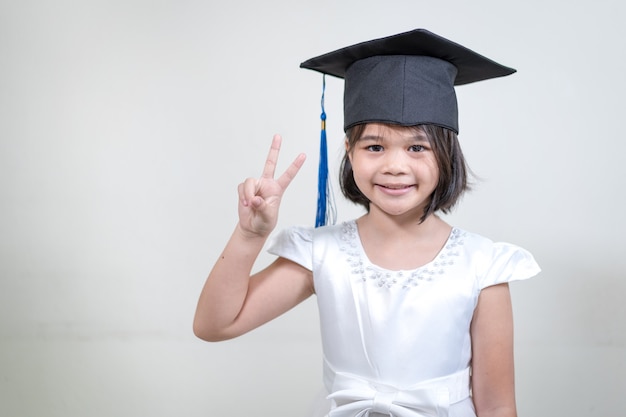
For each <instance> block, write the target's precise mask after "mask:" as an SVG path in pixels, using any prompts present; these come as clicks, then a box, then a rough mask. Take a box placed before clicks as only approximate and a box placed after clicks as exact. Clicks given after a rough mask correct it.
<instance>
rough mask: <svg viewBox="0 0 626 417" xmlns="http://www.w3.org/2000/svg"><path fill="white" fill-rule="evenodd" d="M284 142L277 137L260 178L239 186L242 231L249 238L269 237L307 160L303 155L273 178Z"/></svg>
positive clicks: (247, 180)
mask: <svg viewBox="0 0 626 417" xmlns="http://www.w3.org/2000/svg"><path fill="white" fill-rule="evenodd" d="M281 142H282V138H281V137H280V135H274V138H273V139H272V146H271V148H270V152H269V154H268V155H267V160H266V161H265V167H264V168H263V174H262V175H261V177H260V178H248V179H246V180H245V181H244V182H243V183H241V184H239V187H238V192H239V227H240V228H241V230H242V231H243V232H244V233H246V234H247V235H249V236H251V237H253V236H258V237H267V236H268V235H269V234H270V232H271V231H272V230H273V229H274V227H275V226H276V222H277V219H278V209H279V206H280V200H281V198H282V196H283V193H284V192H285V190H286V189H287V187H288V186H289V184H290V183H291V181H292V180H293V179H294V177H295V176H296V174H297V173H298V171H299V170H300V167H302V164H303V163H304V160H305V159H306V156H305V155H304V154H300V155H298V156H297V157H296V159H295V160H294V161H293V162H292V163H291V165H289V167H288V168H287V169H286V170H285V172H284V173H283V174H282V175H281V176H280V177H278V178H276V179H275V178H274V173H275V170H276V164H277V162H278V154H279V153H280V145H281Z"/></svg>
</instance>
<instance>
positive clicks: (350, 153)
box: [343, 138, 352, 163]
mask: <svg viewBox="0 0 626 417" xmlns="http://www.w3.org/2000/svg"><path fill="white" fill-rule="evenodd" d="M343 143H344V145H345V147H346V155H348V160H349V161H350V163H352V152H350V144H349V143H348V139H347V138H346V140H345V141H344V142H343Z"/></svg>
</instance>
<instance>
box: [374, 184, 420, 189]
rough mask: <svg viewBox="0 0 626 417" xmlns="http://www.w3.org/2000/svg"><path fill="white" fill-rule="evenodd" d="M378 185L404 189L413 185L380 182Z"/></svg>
mask: <svg viewBox="0 0 626 417" xmlns="http://www.w3.org/2000/svg"><path fill="white" fill-rule="evenodd" d="M378 186H379V187H383V188H387V189H388V190H404V189H405V188H411V187H413V185H406V184H378Z"/></svg>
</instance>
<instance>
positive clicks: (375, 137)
mask: <svg viewBox="0 0 626 417" xmlns="http://www.w3.org/2000/svg"><path fill="white" fill-rule="evenodd" d="M384 139H385V137H384V136H382V135H374V134H370V135H363V136H361V137H360V138H359V141H374V142H381V141H383V140H384ZM404 139H405V140H406V141H407V142H428V143H430V140H429V139H428V136H426V135H425V134H423V133H417V134H415V135H412V136H407V137H405V138H404Z"/></svg>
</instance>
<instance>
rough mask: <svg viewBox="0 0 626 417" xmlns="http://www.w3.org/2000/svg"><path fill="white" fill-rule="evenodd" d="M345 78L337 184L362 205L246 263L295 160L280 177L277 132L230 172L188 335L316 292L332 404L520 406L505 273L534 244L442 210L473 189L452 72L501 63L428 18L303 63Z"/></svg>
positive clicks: (225, 335) (524, 265)
mask: <svg viewBox="0 0 626 417" xmlns="http://www.w3.org/2000/svg"><path fill="white" fill-rule="evenodd" d="M302 66H303V67H305V68H310V69H314V70H317V71H320V72H323V73H325V74H331V75H335V76H339V77H342V78H344V79H345V92H344V127H345V130H346V143H345V146H346V153H345V156H344V159H343V162H342V167H341V177H340V183H341V187H342V191H343V193H344V195H345V196H346V197H347V198H348V199H350V200H351V201H353V202H355V203H357V204H361V205H362V206H363V207H364V208H365V209H366V213H365V214H364V215H363V216H362V217H360V218H358V219H356V220H352V221H348V222H344V223H342V224H339V225H333V226H324V227H319V228H307V227H293V228H290V229H287V230H284V231H282V232H281V233H279V234H278V235H277V236H276V237H275V239H274V241H273V242H272V244H271V245H270V248H269V250H270V252H271V253H273V254H275V255H277V258H276V260H275V261H274V262H273V263H272V264H270V265H269V266H268V267H267V268H265V269H263V270H262V271H260V272H258V273H256V274H254V275H252V276H251V270H252V267H253V264H254V262H255V260H256V258H257V256H258V254H259V253H260V251H261V249H262V248H263V246H264V244H265V243H266V240H267V238H268V237H269V235H270V233H271V232H272V230H273V228H274V226H275V225H276V220H277V214H278V208H279V205H280V200H281V198H282V196H283V193H284V192H285V190H286V188H287V187H288V186H289V183H290V182H291V180H292V179H293V178H294V176H295V175H296V174H297V172H298V170H299V169H300V167H301V166H302V164H303V163H304V159H305V157H304V155H299V156H298V157H297V158H296V159H295V160H294V161H293V163H292V164H291V165H290V166H289V167H288V168H287V170H286V171H285V172H284V173H283V174H282V175H280V176H279V177H278V178H275V172H274V170H275V166H276V162H277V159H278V154H279V150H280V143H281V138H280V137H279V136H275V137H274V139H273V141H272V146H271V149H270V152H269V155H268V157H267V160H266V162H265V168H264V169H263V174H262V175H261V177H260V178H258V179H251V178H249V179H247V180H245V181H244V182H243V183H242V184H240V185H239V222H238V224H237V226H236V228H235V231H234V232H233V235H232V237H231V238H230V240H229V242H228V243H227V245H226V248H225V249H224V252H223V253H222V255H221V256H220V258H219V260H218V261H217V262H216V264H215V266H214V268H213V270H212V271H211V273H210V274H209V277H208V279H207V281H206V283H205V286H204V288H203V290H202V292H201V294H200V299H199V302H198V307H197V311H196V316H195V321H194V332H195V334H196V335H197V336H198V337H200V338H202V339H204V340H208V341H218V340H225V339H230V338H233V337H237V336H239V335H241V334H243V333H246V332H248V331H250V330H252V329H254V328H256V327H257V326H260V325H262V324H263V323H266V322H268V321H269V320H272V319H273V318H275V317H277V316H279V315H281V314H282V313H284V312H286V311H287V310H289V309H291V308H292V307H294V306H296V305H297V304H298V303H300V302H302V301H303V300H305V299H306V298H308V297H309V296H311V295H313V294H315V295H316V297H317V301H318V306H319V314H320V325H321V332H322V346H323V352H324V369H323V373H324V385H325V387H326V390H327V394H328V399H329V402H328V408H327V409H326V410H325V411H324V413H323V414H320V415H327V416H329V417H359V416H371V417H374V416H394V417H425V416H430V417H435V416H449V417H475V416H477V415H478V416H479V417H515V416H516V407H515V395H514V375H513V324H512V311H511V300H510V295H509V287H508V282H510V281H514V280H520V279H526V278H529V277H531V276H533V275H535V274H536V273H537V272H538V271H539V267H538V266H537V264H536V263H535V261H534V259H533V257H532V256H531V255H530V254H529V253H528V252H526V251H525V250H523V249H522V248H519V247H517V246H514V245H511V244H508V243H494V242H492V241H490V240H488V239H486V238H484V237H481V236H479V235H477V234H473V233H470V232H467V231H464V230H461V229H459V228H456V227H453V226H451V225H449V224H447V223H446V222H445V221H443V220H442V219H441V218H440V217H438V216H437V213H438V212H439V211H441V212H444V213H445V212H448V211H449V210H450V209H451V208H452V207H453V206H454V205H455V203H456V202H457V201H458V199H459V197H460V196H461V195H462V193H463V192H464V191H465V190H466V189H467V168H466V165H465V160H464V158H463V155H462V152H461V149H460V146H459V143H458V139H457V133H458V125H457V123H458V120H457V119H458V118H457V109H456V98H455V95H454V85H458V84H463V83H467V82H472V81H478V80H482V79H487V78H493V77H497V76H503V75H508V74H510V73H512V72H514V70H512V69H510V68H507V67H503V66H501V65H499V64H496V63H495V62H493V61H491V60H488V59H487V58H484V57H482V56H480V55H478V54H476V53H475V52H473V51H470V50H468V49H467V48H464V47H462V46H460V45H458V44H455V43H453V42H450V41H448V40H447V39H444V38H441V37H439V36H437V35H434V34H432V33H430V32H427V31H424V30H415V31H412V32H407V33H403V34H399V35H395V36H391V37H388V38H382V39H377V40H373V41H369V42H365V43H362V44H357V45H354V46H351V47H348V48H344V49H341V50H338V51H335V52H331V53H330V54H326V55H323V56H321V57H318V58H314V59H312V60H309V61H307V62H305V63H303V64H302Z"/></svg>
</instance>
